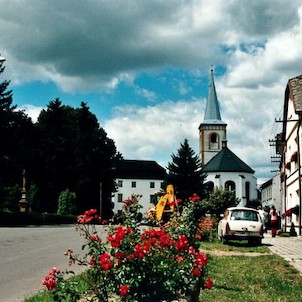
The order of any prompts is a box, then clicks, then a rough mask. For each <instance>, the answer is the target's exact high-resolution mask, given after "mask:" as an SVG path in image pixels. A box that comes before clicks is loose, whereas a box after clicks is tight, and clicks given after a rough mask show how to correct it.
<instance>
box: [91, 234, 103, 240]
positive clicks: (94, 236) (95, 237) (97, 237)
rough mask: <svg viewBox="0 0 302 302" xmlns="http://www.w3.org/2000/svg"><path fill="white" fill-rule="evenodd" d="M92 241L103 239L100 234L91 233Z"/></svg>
mask: <svg viewBox="0 0 302 302" xmlns="http://www.w3.org/2000/svg"><path fill="white" fill-rule="evenodd" d="M90 241H101V238H100V237H99V236H98V235H91V236H90Z"/></svg>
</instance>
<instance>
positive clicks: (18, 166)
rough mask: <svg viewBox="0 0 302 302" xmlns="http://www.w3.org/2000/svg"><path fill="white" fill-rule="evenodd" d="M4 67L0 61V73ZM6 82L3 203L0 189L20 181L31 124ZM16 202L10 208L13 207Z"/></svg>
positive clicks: (1, 101)
mask: <svg viewBox="0 0 302 302" xmlns="http://www.w3.org/2000/svg"><path fill="white" fill-rule="evenodd" d="M4 69H5V67H4V66H3V62H0V75H1V74H2V73H3V71H4ZM9 84H10V81H7V80H4V81H3V82H0V137H1V143H0V205H1V203H3V202H5V200H4V198H5V197H4V191H9V190H10V188H11V189H12V190H14V188H15V187H16V185H18V184H20V182H21V180H22V170H23V169H26V166H27V163H28V157H29V154H30V152H31V149H32V146H33V142H34V140H33V138H34V135H33V132H34V125H33V124H32V121H31V119H30V118H29V117H28V116H27V115H26V114H25V113H24V112H23V111H21V110H17V106H16V105H13V93H12V90H8V86H9ZM17 205H18V198H17V201H16V204H15V205H14V206H13V207H12V208H11V210H13V209H16V208H17Z"/></svg>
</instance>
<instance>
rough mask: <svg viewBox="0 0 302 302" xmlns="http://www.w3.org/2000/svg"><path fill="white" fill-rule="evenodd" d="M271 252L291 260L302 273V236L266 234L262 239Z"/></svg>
mask: <svg viewBox="0 0 302 302" xmlns="http://www.w3.org/2000/svg"><path fill="white" fill-rule="evenodd" d="M262 243H263V244H264V245H267V246H268V247H269V249H270V250H271V252H273V253H274V254H277V255H279V256H281V257H283V258H284V259H285V260H287V261H289V263H290V264H291V265H293V267H295V268H296V269H297V270H298V271H300V272H301V274H302V237H301V236H298V237H278V236H277V237H275V238H272V236H271V234H270V233H266V234H264V238H263V240H262Z"/></svg>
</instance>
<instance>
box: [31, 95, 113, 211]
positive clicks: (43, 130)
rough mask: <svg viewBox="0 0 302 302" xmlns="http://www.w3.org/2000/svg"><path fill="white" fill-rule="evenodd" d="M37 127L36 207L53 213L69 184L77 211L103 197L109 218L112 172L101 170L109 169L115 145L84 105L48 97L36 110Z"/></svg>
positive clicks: (97, 202)
mask: <svg viewBox="0 0 302 302" xmlns="http://www.w3.org/2000/svg"><path fill="white" fill-rule="evenodd" d="M37 127H38V129H39V135H38V137H39V155H38V156H37V162H38V165H36V170H35V172H34V174H35V180H34V182H35V183H37V184H38V188H39V196H40V200H41V201H43V204H42V205H41V208H40V211H42V210H43V211H48V212H56V210H57V201H58V196H59V194H60V192H62V191H63V190H65V188H69V189H70V190H71V191H72V192H75V193H76V196H77V210H78V211H79V212H82V211H84V210H87V209H89V208H96V209H99V207H100V200H101V199H102V200H103V201H104V203H105V204H103V210H104V211H105V214H106V215H105V216H106V217H110V215H111V212H112V205H111V195H112V192H113V191H114V189H115V183H114V181H113V175H111V174H110V173H105V172H106V171H109V170H111V167H112V165H113V161H114V160H115V158H116V156H117V152H116V147H115V144H114V141H113V140H111V139H109V138H108V137H107V133H106V132H105V131H104V129H102V128H100V126H99V123H98V121H97V118H96V116H95V115H94V114H92V113H91V112H90V111H89V107H88V106H87V104H86V103H84V102H82V103H81V106H80V108H72V107H70V106H65V105H63V104H62V102H61V101H60V100H59V99H56V100H54V101H51V102H50V103H49V105H48V106H47V109H46V110H42V112H41V113H40V116H39V118H38V123H37ZM104 178H105V179H104ZM101 181H102V184H103V189H102V197H101V196H100V183H101Z"/></svg>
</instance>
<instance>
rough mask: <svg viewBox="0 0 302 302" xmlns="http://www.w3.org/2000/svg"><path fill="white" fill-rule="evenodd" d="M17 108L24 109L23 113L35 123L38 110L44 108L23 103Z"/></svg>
mask: <svg viewBox="0 0 302 302" xmlns="http://www.w3.org/2000/svg"><path fill="white" fill-rule="evenodd" d="M18 109H20V110H24V111H25V113H26V114H27V115H28V116H29V117H30V118H31V119H32V121H33V123H36V122H37V120H38V117H39V115H40V112H41V111H42V110H43V109H45V108H43V107H37V106H33V105H30V104H25V105H22V106H19V107H18Z"/></svg>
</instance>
